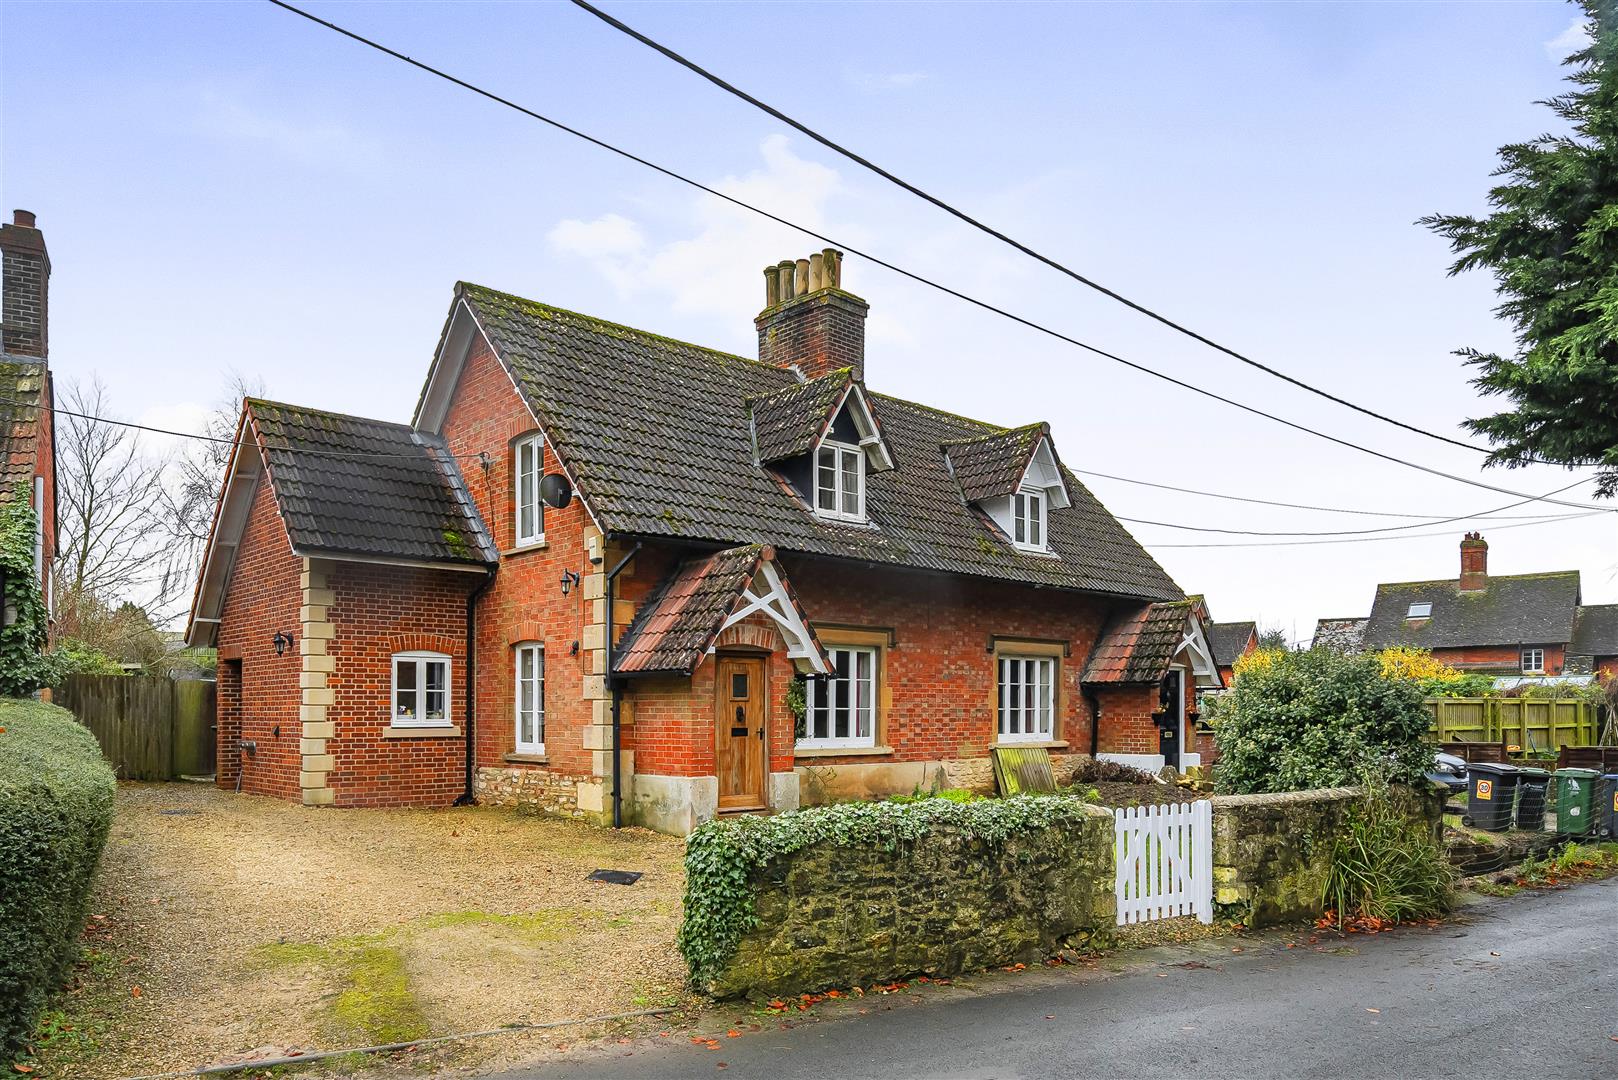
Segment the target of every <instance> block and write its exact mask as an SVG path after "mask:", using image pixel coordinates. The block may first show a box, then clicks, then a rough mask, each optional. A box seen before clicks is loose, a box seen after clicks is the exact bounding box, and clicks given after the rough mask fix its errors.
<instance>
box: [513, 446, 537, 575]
mask: <svg viewBox="0 0 1618 1080" xmlns="http://www.w3.org/2000/svg"><path fill="white" fill-rule="evenodd" d="M512 450H513V452H514V455H515V457H516V478H515V481H514V486H513V488H512V491H513V494H514V495H515V496H516V497H515V498H514V499H513V500H512V503H513V512H514V516H515V518H516V525H517V535H516V537H515V540H516V544H517V546H518V547H521V546H522V545H524V544H537V543H539V542H540V541H542V540H544V539H545V504H544V503H542V502H540V501H539V479H540V477H541V476H543V475H544V474H545V437H544V436H543V435H525V436H524V437H523V438H521V439H518V440H517V441H516V443H515V444H513V446H512Z"/></svg>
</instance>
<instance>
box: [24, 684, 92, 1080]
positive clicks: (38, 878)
mask: <svg viewBox="0 0 1618 1080" xmlns="http://www.w3.org/2000/svg"><path fill="white" fill-rule="evenodd" d="M116 786H117V785H116V783H115V781H114V779H113V775H112V769H111V768H110V767H108V765H107V763H106V761H105V760H104V759H103V758H102V756H101V748H100V747H99V746H97V745H96V740H95V736H94V735H92V734H90V732H89V731H88V730H87V729H85V728H84V727H82V726H80V725H79V723H78V722H77V721H75V720H74V719H73V717H72V715H71V714H70V713H68V712H67V711H66V710H64V709H59V708H57V707H56V706H54V705H45V704H41V703H40V702H37V701H16V700H9V699H7V700H0V1062H6V1061H10V1060H11V1058H12V1056H14V1055H15V1054H16V1053H17V1051H18V1050H20V1049H21V1047H22V1045H23V1043H24V1042H25V1040H26V1039H27V1038H28V1036H29V1035H30V1034H31V1033H32V1031H33V1025H34V1021H35V1020H36V1019H37V1017H38V1015H39V1010H40V1009H41V1008H42V1007H43V1006H44V1004H45V1000H46V997H47V996H48V995H49V994H50V993H51V991H52V990H54V989H56V988H57V987H58V986H59V985H61V983H62V980H63V979H64V978H65V977H66V975H67V973H68V970H69V969H70V968H71V966H72V964H73V960H74V958H75V957H76V956H77V955H78V944H79V931H80V930H81V929H82V928H83V925H84V917H85V914H86V909H87V907H88V905H89V902H90V884H91V881H92V879H93V878H94V877H95V869H96V862H97V861H98V860H99V859H100V857H101V848H102V846H103V845H104V844H105V843H106V842H107V830H108V829H109V828H110V827H111V825H112V802H113V793H114V791H115V789H116Z"/></svg>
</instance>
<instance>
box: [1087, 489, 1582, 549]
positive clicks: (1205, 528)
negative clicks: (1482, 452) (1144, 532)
mask: <svg viewBox="0 0 1618 1080" xmlns="http://www.w3.org/2000/svg"><path fill="white" fill-rule="evenodd" d="M1593 479H1595V477H1592V476H1587V477H1585V478H1584V479H1582V480H1575V481H1573V483H1571V484H1568V485H1567V486H1566V487H1559V488H1557V489H1556V490H1555V491H1547V492H1546V493H1545V494H1544V495H1542V496H1538V497H1536V498H1531V499H1521V500H1519V501H1517V502H1514V503H1507V504H1506V505H1504V506H1497V507H1495V508H1494V509H1493V510H1485V511H1483V512H1482V513H1481V514H1460V515H1457V516H1456V517H1452V518H1444V519H1442V520H1439V521H1418V522H1415V523H1413V524H1410V525H1383V526H1380V527H1378V528H1375V529H1323V530H1318V531H1307V530H1294V531H1290V532H1272V531H1268V530H1264V529H1221V528H1214V527H1213V526H1209V525H1177V524H1175V523H1174V522H1172V521H1148V520H1146V519H1144V518H1131V517H1120V518H1119V519H1118V520H1119V521H1127V522H1129V523H1130V524H1132V525H1158V526H1161V527H1163V528H1165V529H1184V530H1186V531H1188V532H1205V533H1224V534H1225V535H1228V536H1365V535H1367V534H1370V533H1393V532H1406V531H1408V530H1410V529H1424V528H1426V527H1427V526H1429V525H1452V524H1454V523H1455V522H1457V521H1473V520H1477V519H1482V518H1486V517H1487V516H1488V515H1490V514H1495V513H1499V512H1500V511H1502V510H1515V509H1516V508H1517V507H1519V506H1522V505H1524V504H1526V503H1531V502H1539V501H1541V500H1542V499H1544V498H1547V497H1549V496H1551V495H1560V494H1562V492H1564V491H1568V490H1570V489H1572V488H1576V487H1578V486H1579V485H1580V484H1588V483H1589V482H1590V481H1591V480H1593ZM1603 512H1604V511H1597V513H1603ZM1583 516H1584V515H1583V514H1558V515H1556V516H1555V517H1551V518H1545V517H1541V518H1539V519H1538V520H1540V521H1546V520H1550V521H1566V520H1567V519H1568V518H1575V517H1583Z"/></svg>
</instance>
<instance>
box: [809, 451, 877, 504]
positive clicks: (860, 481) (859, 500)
mask: <svg viewBox="0 0 1618 1080" xmlns="http://www.w3.org/2000/svg"><path fill="white" fill-rule="evenodd" d="M827 451H830V452H831V453H832V455H833V462H834V464H833V467H832V486H831V489H830V493H831V497H832V507H833V509H829V510H828V509H826V508H825V507H823V506H821V505H820V495H821V492H822V491H825V490H826V489H825V488H824V487H822V485H821V482H820V469H821V465H820V456H821V455H822V454H824V453H826V452H827ZM849 457H852V458H853V460H854V476H855V487H856V490H855V491H854V493H853V494H854V498H855V503H856V507H855V509H854V510H853V511H852V512H850V511H848V510H846V509H844V503H845V502H846V500H847V496H848V494H849V492H848V488H847V486H846V485H845V483H844V476H845V473H844V462H845V460H846V459H847V458H849ZM810 468H811V469H813V470H814V484H813V485H812V487H813V488H814V491H813V495H814V499H813V501H812V502H811V503H810V505H811V506H812V507H814V511H815V516H816V517H823V518H832V519H835V520H838V521H864V520H865V451H864V450H863V449H861V448H860V447H858V446H855V445H854V444H853V443H846V442H839V441H837V440H836V439H822V440H821V441H820V442H819V443H818V444H816V446H815V454H814V458H813V459H812V460H811V461H810Z"/></svg>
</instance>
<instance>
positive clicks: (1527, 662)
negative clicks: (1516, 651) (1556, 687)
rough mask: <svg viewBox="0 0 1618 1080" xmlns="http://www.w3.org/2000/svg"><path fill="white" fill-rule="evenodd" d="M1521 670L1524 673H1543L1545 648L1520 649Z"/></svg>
mask: <svg viewBox="0 0 1618 1080" xmlns="http://www.w3.org/2000/svg"><path fill="white" fill-rule="evenodd" d="M1522 670H1523V674H1524V675H1543V674H1545V650H1544V649H1524V650H1523V651H1522Z"/></svg>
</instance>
